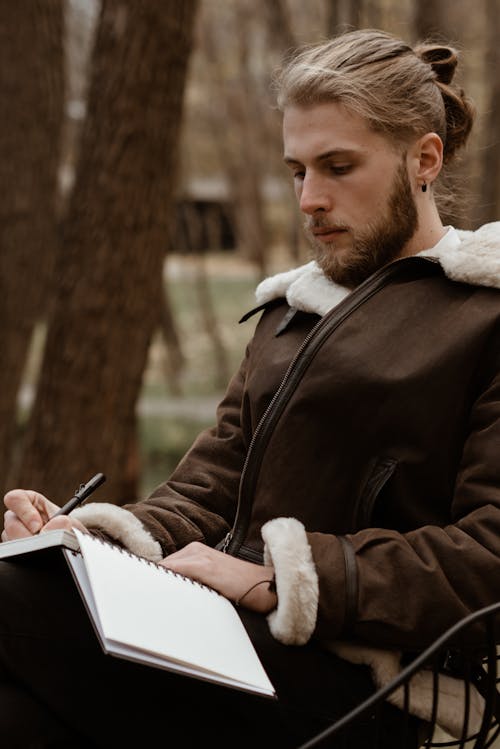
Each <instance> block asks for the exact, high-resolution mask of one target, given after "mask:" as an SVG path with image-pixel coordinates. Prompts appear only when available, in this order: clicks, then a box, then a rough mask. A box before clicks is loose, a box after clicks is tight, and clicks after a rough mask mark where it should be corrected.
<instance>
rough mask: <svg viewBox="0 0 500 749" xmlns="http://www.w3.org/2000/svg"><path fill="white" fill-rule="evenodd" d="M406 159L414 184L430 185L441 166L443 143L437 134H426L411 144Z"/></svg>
mask: <svg viewBox="0 0 500 749" xmlns="http://www.w3.org/2000/svg"><path fill="white" fill-rule="evenodd" d="M408 157H409V169H410V175H411V177H413V181H414V184H415V185H416V186H418V187H421V186H422V185H423V183H424V182H425V183H426V184H427V185H432V183H433V182H435V181H436V179H437V177H438V175H439V172H440V171H441V168H442V166H443V141H442V140H441V138H440V137H439V135H438V134H437V133H426V134H425V135H423V136H422V137H421V138H419V139H418V140H417V141H416V142H415V143H414V144H413V146H412V147H411V149H410V150H409V153H408Z"/></svg>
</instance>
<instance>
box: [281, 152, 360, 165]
mask: <svg viewBox="0 0 500 749" xmlns="http://www.w3.org/2000/svg"><path fill="white" fill-rule="evenodd" d="M355 153H356V151H355V150H354V149H353V148H333V149H332V150H330V151H325V153H320V154H319V156H315V158H314V161H316V162H319V163H321V162H322V161H327V160H328V159H331V158H332V157H335V156H352V155H353V154H355ZM283 161H284V162H285V164H288V165H289V166H292V165H293V164H300V163H301V162H300V161H298V159H294V158H293V157H292V156H284V158H283Z"/></svg>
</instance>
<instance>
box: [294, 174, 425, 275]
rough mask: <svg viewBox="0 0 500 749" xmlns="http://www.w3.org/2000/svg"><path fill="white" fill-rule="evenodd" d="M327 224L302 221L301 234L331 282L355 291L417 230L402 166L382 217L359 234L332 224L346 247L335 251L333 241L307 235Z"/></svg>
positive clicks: (392, 257)
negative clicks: (339, 230)
mask: <svg viewBox="0 0 500 749" xmlns="http://www.w3.org/2000/svg"><path fill="white" fill-rule="evenodd" d="M329 223H330V222H329V221H328V220H326V219H325V220H321V219H320V220H318V219H314V218H313V219H308V220H307V221H306V225H305V231H306V235H307V236H308V238H309V241H310V242H311V243H312V245H313V249H314V252H315V255H316V258H315V259H316V262H317V263H318V265H319V266H320V268H321V269H322V271H323V273H324V274H325V275H326V276H327V277H328V278H330V279H331V280H332V281H334V282H335V283H338V284H340V285H341V286H347V287H348V288H351V289H352V288H355V287H356V286H358V285H359V284H360V283H362V282H363V281H364V280H365V279H367V278H368V277H369V276H371V275H372V273H375V271H377V270H378V269H379V268H382V267H383V266H384V265H387V263H390V262H392V261H393V260H395V259H396V258H397V257H398V256H399V255H400V253H401V251H402V250H403V247H404V246H405V244H406V243H407V242H408V241H409V240H410V239H411V238H412V237H413V235H414V234H415V232H416V231H417V228H418V214H417V208H416V205H415V199H414V197H413V194H412V191H411V185H410V181H409V179H408V172H407V169H406V164H405V163H404V162H403V163H401V164H400V165H399V167H398V170H397V172H396V174H395V176H394V181H393V185H392V189H391V193H390V196H389V200H388V203H387V213H386V215H385V216H382V217H381V218H379V219H377V220H376V221H373V222H372V223H371V224H367V225H366V228H365V229H364V230H363V231H359V232H358V231H354V230H352V229H350V227H349V226H347V225H344V224H342V223H341V222H338V221H337V220H336V221H335V225H336V226H337V227H340V228H342V229H345V230H347V231H348V232H349V233H350V234H351V237H352V246H351V247H350V248H346V249H343V248H342V250H340V251H339V250H338V247H337V246H336V243H335V242H328V243H324V242H320V241H319V240H318V239H317V238H316V237H315V236H314V234H313V233H312V232H311V228H312V227H320V226H328V225H329ZM342 236H348V235H342Z"/></svg>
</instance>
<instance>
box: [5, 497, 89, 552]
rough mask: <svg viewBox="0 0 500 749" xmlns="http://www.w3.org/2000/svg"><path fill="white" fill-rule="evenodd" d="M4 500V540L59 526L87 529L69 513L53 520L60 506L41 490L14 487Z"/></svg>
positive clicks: (23, 536)
mask: <svg viewBox="0 0 500 749" xmlns="http://www.w3.org/2000/svg"><path fill="white" fill-rule="evenodd" d="M3 501H4V504H5V507H6V508H7V510H6V512H5V515H4V530H3V532H2V541H12V540H13V539H15V538H25V537H26V536H34V535H36V534H37V533H39V532H40V531H53V530H56V529H58V528H67V529H71V528H79V529H80V530H82V531H84V530H85V526H84V525H83V524H82V523H80V521H79V520H76V519H73V518H71V517H69V515H60V516H59V517H57V518H54V519H53V520H51V519H50V518H51V517H52V515H54V513H55V512H57V510H58V509H59V506H58V505H56V504H54V502H51V501H50V500H49V499H47V497H44V496H43V494H39V492H35V491H31V490H27V489H14V490H13V491H10V492H8V493H7V494H6V495H5V497H4V500H3Z"/></svg>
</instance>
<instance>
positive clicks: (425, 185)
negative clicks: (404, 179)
mask: <svg viewBox="0 0 500 749" xmlns="http://www.w3.org/2000/svg"><path fill="white" fill-rule="evenodd" d="M422 192H427V182H424V184H423V185H422Z"/></svg>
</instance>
